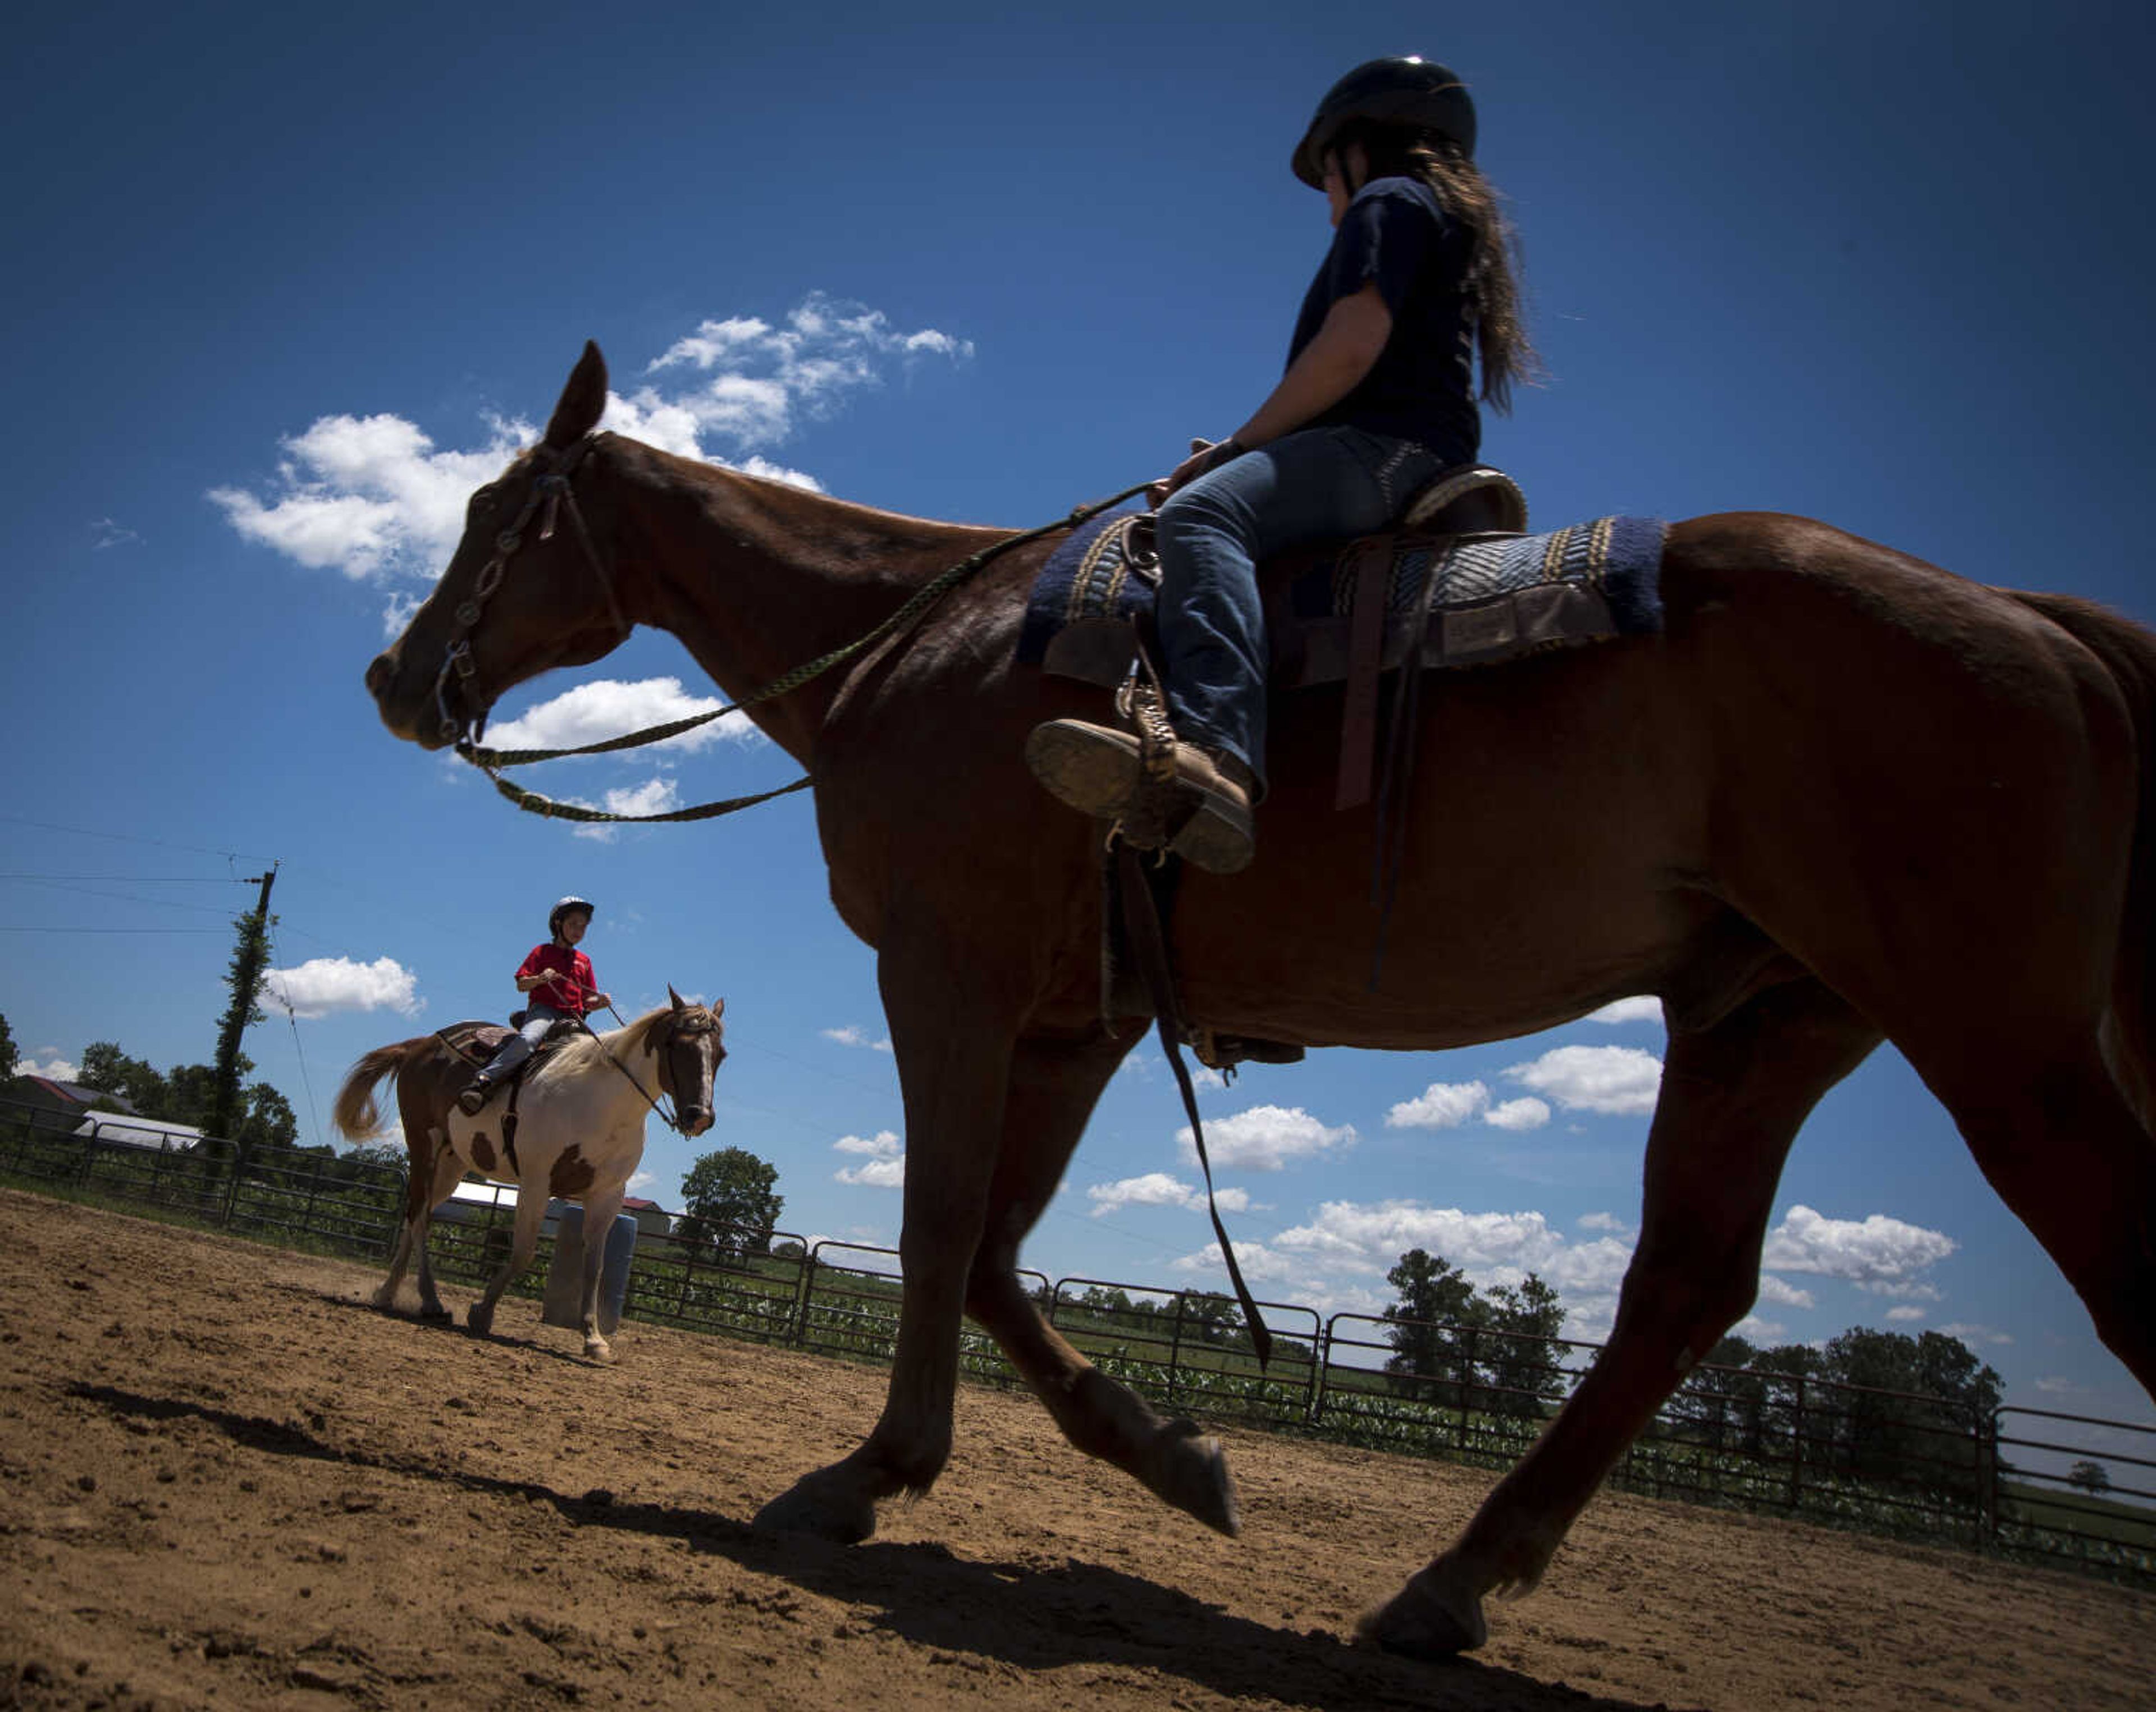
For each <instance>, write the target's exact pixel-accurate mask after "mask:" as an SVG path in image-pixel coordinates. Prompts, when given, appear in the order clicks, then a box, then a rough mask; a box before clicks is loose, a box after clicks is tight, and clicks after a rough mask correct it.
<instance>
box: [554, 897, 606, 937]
mask: <svg viewBox="0 0 2156 1712" xmlns="http://www.w3.org/2000/svg"><path fill="white" fill-rule="evenodd" d="M571 910H583V912H584V914H585V915H597V914H598V908H597V906H596V905H593V902H592V900H590V899H589V898H574V897H571V898H564V899H562V901H561V902H560V903H558V904H557V905H555V906H554V907H553V908H552V910H549V911H547V936H548V937H549V938H552V937H553V936H554V935H557V934H558V933H560V932H561V930H562V917H563V916H564V915H567V914H568V913H569V912H570V911H571Z"/></svg>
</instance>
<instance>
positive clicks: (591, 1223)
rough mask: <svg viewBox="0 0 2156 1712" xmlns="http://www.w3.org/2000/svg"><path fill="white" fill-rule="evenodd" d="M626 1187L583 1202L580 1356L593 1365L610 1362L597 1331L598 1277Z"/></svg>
mask: <svg viewBox="0 0 2156 1712" xmlns="http://www.w3.org/2000/svg"><path fill="white" fill-rule="evenodd" d="M628 1187H629V1186H628V1185H627V1184H626V1183H623V1184H619V1185H618V1186H616V1187H614V1188H613V1190H612V1191H611V1192H604V1191H602V1192H598V1193H595V1194H593V1196H591V1197H589V1198H588V1199H587V1200H586V1201H585V1202H584V1257H583V1258H584V1297H583V1304H584V1354H585V1355H586V1356H588V1357H590V1359H591V1360H593V1361H612V1360H613V1345H611V1344H609V1343H608V1341H607V1340H606V1334H605V1333H604V1332H603V1331H602V1330H599V1274H600V1273H601V1272H602V1271H603V1269H605V1266H606V1251H607V1240H608V1238H610V1237H612V1236H613V1222H614V1220H615V1219H616V1218H617V1217H619V1216H620V1213H621V1199H622V1197H623V1195H624V1193H626V1192H627V1191H628Z"/></svg>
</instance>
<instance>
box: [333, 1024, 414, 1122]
mask: <svg viewBox="0 0 2156 1712" xmlns="http://www.w3.org/2000/svg"><path fill="white" fill-rule="evenodd" d="M429 1044H431V1043H430V1042H429V1041H427V1040H424V1039H420V1040H400V1041H398V1043H397V1044H396V1045H394V1046H377V1048H375V1049H374V1050H373V1051H372V1052H371V1053H367V1056H366V1057H365V1058H362V1059H361V1060H360V1061H359V1062H358V1063H357V1064H354V1065H353V1066H352V1074H350V1075H349V1076H346V1078H345V1079H344V1086H343V1087H341V1088H340V1089H337V1097H336V1105H335V1106H334V1107H333V1108H332V1109H331V1112H330V1121H331V1123H333V1124H335V1125H336V1128H337V1133H338V1134H339V1135H342V1136H343V1137H344V1138H345V1140H347V1141H361V1140H365V1139H366V1138H367V1136H369V1135H377V1134H379V1133H380V1131H381V1129H382V1114H381V1111H380V1110H379V1108H377V1106H376V1105H375V1103H374V1084H376V1083H377V1082H379V1081H380V1080H381V1079H382V1078H383V1077H385V1076H388V1077H391V1078H394V1077H395V1076H396V1075H397V1074H398V1072H399V1071H400V1070H402V1069H403V1068H404V1066H405V1064H407V1063H408V1062H409V1060H410V1059H411V1057H412V1054H413V1052H415V1051H419V1050H423V1049H424V1048H426V1047H428V1046H429Z"/></svg>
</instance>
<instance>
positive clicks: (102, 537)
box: [90, 517, 142, 553]
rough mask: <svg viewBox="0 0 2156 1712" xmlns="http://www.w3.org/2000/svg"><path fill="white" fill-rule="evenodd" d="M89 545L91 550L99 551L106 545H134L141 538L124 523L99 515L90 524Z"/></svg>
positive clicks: (103, 549)
mask: <svg viewBox="0 0 2156 1712" xmlns="http://www.w3.org/2000/svg"><path fill="white" fill-rule="evenodd" d="M141 539H142V537H141V536H139V535H137V534H136V532H135V531H133V530H131V529H130V528H128V526H127V525H126V524H124V523H120V522H116V521H115V520H113V519H111V518H110V517H100V518H99V519H98V520H96V521H95V522H94V523H92V524H91V525H90V546H91V548H92V550H93V551H97V552H100V553H101V552H103V551H105V549H106V548H107V547H124V546H134V545H136V544H137V543H139V542H140V541H141Z"/></svg>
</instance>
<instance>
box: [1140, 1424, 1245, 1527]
mask: <svg viewBox="0 0 2156 1712" xmlns="http://www.w3.org/2000/svg"><path fill="white" fill-rule="evenodd" d="M1141 1478H1142V1479H1143V1480H1144V1482H1145V1484H1146V1489H1147V1490H1148V1491H1149V1492H1151V1493H1152V1494H1153V1495H1154V1496H1155V1497H1157V1498H1162V1499H1166V1500H1167V1501H1168V1503H1170V1504H1173V1505H1174V1506H1175V1507H1176V1508H1177V1509H1178V1510H1182V1511H1184V1512H1185V1513H1186V1514H1188V1515H1193V1516H1195V1517H1197V1518H1198V1520H1199V1521H1201V1522H1203V1523H1204V1524H1205V1525H1206V1526H1207V1527H1209V1528H1211V1529H1214V1530H1216V1531H1217V1532H1219V1533H1223V1534H1225V1535H1227V1536H1228V1537H1229V1539H1230V1540H1232V1539H1234V1538H1235V1536H1236V1535H1239V1534H1240V1533H1241V1532H1242V1531H1243V1507H1242V1504H1241V1503H1240V1501H1239V1500H1238V1499H1237V1498H1236V1496H1235V1476H1234V1475H1233V1474H1229V1472H1228V1452H1227V1448H1226V1447H1225V1446H1224V1445H1223V1444H1222V1443H1220V1441H1219V1439H1217V1438H1214V1436H1213V1435H1212V1434H1211V1433H1203V1432H1200V1431H1199V1427H1198V1423H1197V1422H1194V1421H1189V1420H1176V1421H1170V1422H1168V1424H1167V1425H1166V1426H1164V1427H1163V1428H1161V1430H1160V1432H1159V1433H1158V1435H1157V1436H1156V1437H1155V1438H1154V1440H1153V1444H1152V1455H1151V1456H1150V1457H1148V1458H1147V1462H1146V1467H1145V1469H1144V1472H1143V1474H1142V1476H1141Z"/></svg>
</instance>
